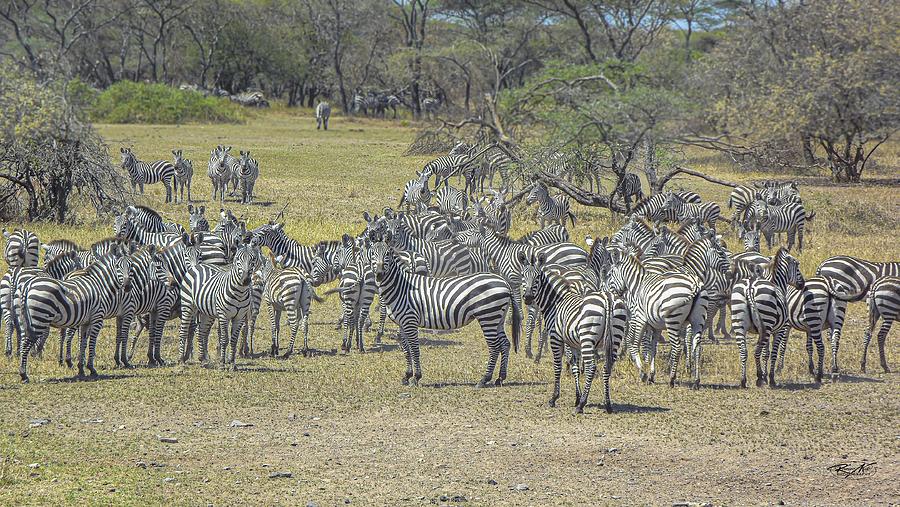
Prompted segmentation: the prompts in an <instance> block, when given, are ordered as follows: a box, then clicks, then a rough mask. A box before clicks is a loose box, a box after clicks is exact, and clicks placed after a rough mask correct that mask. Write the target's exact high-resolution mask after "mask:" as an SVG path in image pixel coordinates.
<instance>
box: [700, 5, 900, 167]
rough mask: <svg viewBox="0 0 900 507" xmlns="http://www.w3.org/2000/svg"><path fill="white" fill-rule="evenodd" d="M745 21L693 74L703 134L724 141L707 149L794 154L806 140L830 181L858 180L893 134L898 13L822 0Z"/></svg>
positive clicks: (752, 14) (755, 10)
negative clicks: (770, 148)
mask: <svg viewBox="0 0 900 507" xmlns="http://www.w3.org/2000/svg"><path fill="white" fill-rule="evenodd" d="M744 13H745V17H744V18H743V19H742V20H741V21H740V22H739V23H738V25H737V26H735V27H733V28H732V30H730V31H729V34H728V36H727V37H726V38H725V40H724V41H723V42H722V43H721V44H719V45H718V47H717V48H716V49H715V50H714V51H713V52H712V54H711V55H710V57H709V58H708V59H707V60H706V61H705V62H704V65H705V72H704V73H702V74H699V75H698V76H697V90H698V91H699V92H700V94H699V95H698V98H697V100H698V101H703V102H705V104H706V106H705V108H704V109H705V110H706V111H709V113H710V114H709V116H708V119H709V123H708V124H707V129H708V130H712V131H716V132H724V133H726V134H727V138H726V137H723V136H718V137H716V138H715V140H714V142H711V143H708V144H709V145H711V146H713V147H719V148H722V149H734V148H735V147H744V148H746V149H750V148H752V147H754V146H760V145H763V146H765V145H777V144H779V143H780V144H787V143H789V144H790V145H792V146H795V147H797V148H800V147H805V146H806V142H807V141H809V140H811V141H813V142H815V144H816V145H817V147H818V148H819V149H820V150H821V152H823V153H824V154H825V158H826V161H827V166H828V168H829V170H830V172H831V175H832V178H833V179H834V181H837V182H858V181H859V180H860V178H861V177H862V174H863V171H864V170H865V167H866V163H867V162H868V161H869V159H870V157H871V156H872V153H873V152H875V150H876V149H878V147H879V146H881V145H882V143H884V142H885V141H886V140H887V139H888V138H889V137H890V136H891V135H892V134H894V133H895V132H896V131H897V129H898V128H900V96H898V94H897V91H896V87H897V83H898V82H900V45H898V44H900V42H898V38H897V37H896V27H897V26H898V24H900V6H898V4H897V3H896V2H892V1H889V0H874V1H868V0H851V1H845V0H822V1H819V2H810V3H801V4H793V3H790V4H789V3H782V2H779V3H775V4H768V3H763V4H761V5H753V6H746V7H745V10H744ZM701 139H702V137H701ZM708 139H709V138H707V140H708ZM716 144H718V146H716ZM797 151H799V150H795V152H797ZM807 158H808V157H807Z"/></svg>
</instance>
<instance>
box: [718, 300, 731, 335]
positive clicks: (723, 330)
mask: <svg viewBox="0 0 900 507" xmlns="http://www.w3.org/2000/svg"><path fill="white" fill-rule="evenodd" d="M718 329H719V332H720V333H722V339H723V340H730V339H731V333H729V332H728V327H727V325H726V324H725V303H722V304H721V305H720V306H719V325H718Z"/></svg>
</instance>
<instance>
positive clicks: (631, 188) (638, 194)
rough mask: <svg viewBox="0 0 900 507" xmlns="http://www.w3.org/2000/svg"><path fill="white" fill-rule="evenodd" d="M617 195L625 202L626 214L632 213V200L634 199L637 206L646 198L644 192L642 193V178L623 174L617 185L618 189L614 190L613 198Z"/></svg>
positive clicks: (631, 174)
mask: <svg viewBox="0 0 900 507" xmlns="http://www.w3.org/2000/svg"><path fill="white" fill-rule="evenodd" d="M616 194H619V195H620V196H622V200H623V201H625V213H626V214H629V213H631V198H632V197H634V202H635V204H637V203H638V202H640V200H641V199H643V198H644V192H643V191H641V178H640V177H638V175H637V174H633V173H625V174H622V175H621V176H620V177H619V181H618V183H616V188H615V189H613V196H615V195H616ZM610 199H612V197H610Z"/></svg>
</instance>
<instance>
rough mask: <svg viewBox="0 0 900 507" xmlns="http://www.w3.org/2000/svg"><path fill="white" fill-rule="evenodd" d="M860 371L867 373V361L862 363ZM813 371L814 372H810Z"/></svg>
mask: <svg viewBox="0 0 900 507" xmlns="http://www.w3.org/2000/svg"><path fill="white" fill-rule="evenodd" d="M859 371H860V372H862V373H866V363H862V364H860V365H859ZM810 373H812V372H810Z"/></svg>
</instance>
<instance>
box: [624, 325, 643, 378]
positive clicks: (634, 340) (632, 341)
mask: <svg viewBox="0 0 900 507" xmlns="http://www.w3.org/2000/svg"><path fill="white" fill-rule="evenodd" d="M639 332H640V333H643V329H642V328H641V329H639V326H638V325H637V323H635V322H629V324H628V334H627V336H626V339H625V340H626V342H627V344H628V353H629V355H630V356H631V361H632V362H633V363H634V366H635V368H637V373H638V382H643V381H644V363H643V361H641V353H640V352H641V351H640V342H639V336H640V335H639V334H638V333H639Z"/></svg>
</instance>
